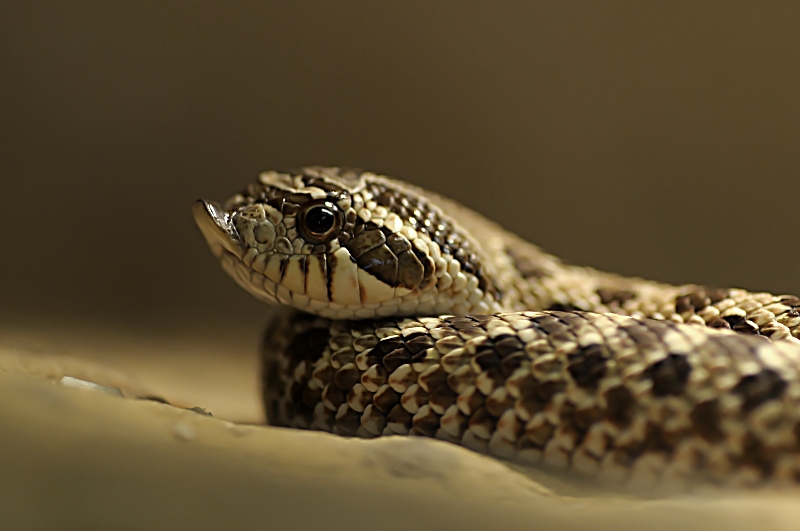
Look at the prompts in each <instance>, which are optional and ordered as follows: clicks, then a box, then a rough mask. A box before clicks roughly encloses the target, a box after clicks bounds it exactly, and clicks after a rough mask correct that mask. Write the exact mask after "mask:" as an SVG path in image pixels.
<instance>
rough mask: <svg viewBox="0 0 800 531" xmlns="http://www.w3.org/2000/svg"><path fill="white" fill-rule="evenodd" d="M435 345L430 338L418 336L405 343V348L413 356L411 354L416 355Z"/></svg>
mask: <svg viewBox="0 0 800 531" xmlns="http://www.w3.org/2000/svg"><path fill="white" fill-rule="evenodd" d="M435 344H436V342H435V341H434V340H433V338H432V337H431V336H428V335H420V336H417V337H415V338H413V339H410V340H408V341H406V348H407V349H408V351H409V352H410V353H411V354H412V355H413V354H418V353H420V352H422V351H424V350H428V349H429V348H431V347H432V346H434V345H435Z"/></svg>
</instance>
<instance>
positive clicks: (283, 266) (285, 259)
mask: <svg viewBox="0 0 800 531" xmlns="http://www.w3.org/2000/svg"><path fill="white" fill-rule="evenodd" d="M281 256H282V257H283V258H281V278H280V280H278V282H276V283H275V293H276V294H277V292H278V291H277V290H278V286H280V285H281V284H283V277H284V275H286V266H288V265H289V255H288V254H284V255H281Z"/></svg>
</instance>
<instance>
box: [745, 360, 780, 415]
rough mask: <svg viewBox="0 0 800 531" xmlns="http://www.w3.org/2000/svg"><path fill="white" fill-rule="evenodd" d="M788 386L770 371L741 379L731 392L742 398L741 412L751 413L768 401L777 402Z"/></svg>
mask: <svg viewBox="0 0 800 531" xmlns="http://www.w3.org/2000/svg"><path fill="white" fill-rule="evenodd" d="M787 386H788V384H787V383H786V381H785V380H784V379H783V378H781V377H780V375H779V374H778V373H777V372H775V371H774V370H772V369H764V370H762V371H761V372H759V373H757V374H751V375H748V376H745V377H743V378H742V379H741V380H739V383H737V384H736V385H735V386H734V387H733V392H734V393H736V394H738V395H739V396H741V397H742V400H743V401H744V402H743V403H742V410H743V411H751V410H753V409H755V408H756V407H758V406H760V405H761V404H763V403H764V402H767V401H768V400H778V399H779V398H781V396H782V395H783V392H784V391H785V390H786V387H787Z"/></svg>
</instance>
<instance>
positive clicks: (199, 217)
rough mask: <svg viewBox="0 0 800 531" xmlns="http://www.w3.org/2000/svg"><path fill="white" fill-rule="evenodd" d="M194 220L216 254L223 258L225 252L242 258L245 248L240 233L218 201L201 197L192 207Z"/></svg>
mask: <svg viewBox="0 0 800 531" xmlns="http://www.w3.org/2000/svg"><path fill="white" fill-rule="evenodd" d="M192 213H193V214H194V221H195V223H197V226H198V227H199V228H200V232H202V233H203V237H204V238H205V239H206V242H207V243H208V246H209V247H210V248H211V252H213V253H214V256H216V257H217V258H221V257H222V255H223V254H224V253H225V252H228V253H230V254H233V255H234V256H236V257H237V258H242V255H243V254H244V249H243V247H242V245H241V243H240V238H239V234H238V232H237V231H236V228H235V227H234V226H233V224H232V223H231V215H230V213H229V212H226V211H225V210H224V209H223V208H222V207H221V206H220V205H219V204H218V203H215V202H213V201H206V200H204V199H199V200H197V201H196V202H195V204H194V206H193V207H192Z"/></svg>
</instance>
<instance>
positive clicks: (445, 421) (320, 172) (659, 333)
mask: <svg viewBox="0 0 800 531" xmlns="http://www.w3.org/2000/svg"><path fill="white" fill-rule="evenodd" d="M194 212H195V219H196V221H197V223H198V226H199V227H200V229H201V231H202V233H203V235H204V236H205V238H206V240H207V242H208V244H209V247H210V248H211V250H212V252H213V253H214V254H215V256H217V258H218V259H219V260H220V261H221V264H222V266H223V268H224V269H225V271H226V272H227V273H228V274H229V275H230V276H231V277H232V278H233V279H234V280H235V281H236V282H237V283H238V284H239V285H240V286H242V287H243V288H244V289H246V290H247V291H248V292H250V293H252V294H253V295H255V296H256V297H258V298H259V299H262V300H264V301H266V302H269V303H277V304H282V305H285V306H290V307H293V308H295V309H296V310H300V311H287V312H284V313H283V314H282V315H281V316H280V317H279V318H278V319H276V320H275V321H274V322H273V323H271V325H270V327H269V330H268V332H267V335H266V338H265V341H264V347H263V367H264V401H265V407H266V409H267V416H268V421H269V422H270V423H271V424H275V425H283V426H294V427H298V428H305V429H318V430H325V431H331V432H333V433H337V434H341V435H345V436H362V437H377V436H381V435H420V436H428V437H436V438H439V439H443V440H447V441H451V442H454V443H457V444H461V445H464V446H466V447H469V448H472V449H475V450H478V451H482V452H487V453H489V454H492V455H496V456H498V457H502V458H505V459H511V460H515V461H521V462H524V463H527V464H540V463H543V464H546V465H552V466H555V467H558V468H564V469H569V470H572V471H575V472H577V473H580V474H583V475H589V476H599V477H602V478H610V479H611V480H613V481H618V482H621V483H624V482H629V483H630V482H634V483H637V484H640V483H642V482H644V483H647V484H652V485H658V484H662V483H670V484H672V483H679V484H681V485H683V484H687V483H689V484H693V483H695V482H698V481H699V482H712V483H723V484H736V485H763V484H780V483H788V484H795V483H797V482H798V481H800V408H798V401H800V339H799V338H800V298H798V297H796V296H792V295H773V294H769V293H752V292H748V291H746V290H743V289H711V288H706V287H702V286H697V285H684V286H671V285H667V284H662V283H658V282H653V281H649V280H643V279H638V278H627V277H622V276H619V275H614V274H611V273H605V272H600V271H597V270H595V269H592V268H587V267H579V266H572V265H566V264H564V263H562V262H561V261H560V260H558V259H557V258H556V257H554V256H552V255H549V254H547V253H545V252H543V251H542V250H540V249H539V248H538V247H536V246H535V245H533V244H531V243H528V242H526V241H524V240H522V239H521V238H519V237H517V236H515V235H513V234H511V233H509V232H507V231H505V230H504V229H502V228H501V227H500V226H498V225H497V224H495V223H493V222H491V221H489V220H487V219H485V218H483V217H482V216H480V215H479V214H477V213H475V212H474V211H472V210H469V209H467V208H466V207H463V206H461V205H459V204H457V203H455V202H453V201H450V200H448V199H446V198H443V197H440V196H438V195H436V194H434V193H431V192H428V191H425V190H422V189H420V188H417V187H414V186H411V185H409V184H406V183H404V182H402V181H397V180H394V179H390V178H388V177H385V176H380V175H376V174H374V173H370V172H363V171H359V170H352V169H342V168H323V167H308V168H303V169H301V170H298V171H295V172H274V171H271V172H265V173H263V174H261V175H260V176H259V179H258V180H257V181H256V182H254V183H252V184H250V185H249V186H247V188H246V189H245V190H243V191H242V192H240V193H238V194H236V195H234V196H233V197H231V198H230V199H229V200H227V201H226V202H225V203H223V204H217V203H213V202H209V201H199V202H198V203H197V204H196V205H195V210H194Z"/></svg>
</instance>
